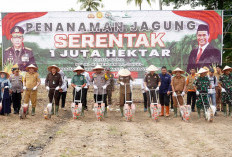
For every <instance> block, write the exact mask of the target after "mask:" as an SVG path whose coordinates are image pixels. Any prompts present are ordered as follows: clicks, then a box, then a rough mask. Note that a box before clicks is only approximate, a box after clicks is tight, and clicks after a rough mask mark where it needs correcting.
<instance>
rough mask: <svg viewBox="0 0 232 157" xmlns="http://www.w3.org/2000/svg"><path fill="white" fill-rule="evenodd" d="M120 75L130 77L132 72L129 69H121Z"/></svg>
mask: <svg viewBox="0 0 232 157" xmlns="http://www.w3.org/2000/svg"><path fill="white" fill-rule="evenodd" d="M118 75H120V76H129V75H131V72H130V71H129V70H128V69H121V70H119V71H118Z"/></svg>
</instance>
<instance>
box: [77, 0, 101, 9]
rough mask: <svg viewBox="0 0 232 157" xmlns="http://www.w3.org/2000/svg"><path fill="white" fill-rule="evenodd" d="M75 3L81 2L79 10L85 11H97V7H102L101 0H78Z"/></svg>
mask: <svg viewBox="0 0 232 157" xmlns="http://www.w3.org/2000/svg"><path fill="white" fill-rule="evenodd" d="M77 3H81V6H80V10H86V11H98V8H99V7H101V8H103V6H104V5H103V3H102V0H78V1H77Z"/></svg>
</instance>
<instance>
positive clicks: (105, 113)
mask: <svg viewBox="0 0 232 157" xmlns="http://www.w3.org/2000/svg"><path fill="white" fill-rule="evenodd" d="M104 117H105V118H107V109H105V111H104Z"/></svg>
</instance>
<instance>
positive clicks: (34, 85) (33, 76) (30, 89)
mask: <svg viewBox="0 0 232 157" xmlns="http://www.w3.org/2000/svg"><path fill="white" fill-rule="evenodd" d="M37 70H38V68H37V67H36V66H34V65H33V64H31V65H29V66H27V67H26V71H27V72H26V75H25V78H24V80H23V85H24V86H23V90H25V95H24V104H29V101H30V100H31V103H32V110H31V115H32V116H34V115H35V108H36V104H37V89H38V86H39V85H40V83H41V81H40V77H39V73H37Z"/></svg>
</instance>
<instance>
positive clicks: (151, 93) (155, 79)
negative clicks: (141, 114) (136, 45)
mask: <svg viewBox="0 0 232 157" xmlns="http://www.w3.org/2000/svg"><path fill="white" fill-rule="evenodd" d="M158 70H159V69H158V68H157V67H155V66H154V65H150V66H149V67H148V68H147V71H148V72H149V73H148V74H147V75H146V76H145V78H144V88H145V91H146V95H147V107H148V112H149V116H150V117H151V109H150V104H151V103H152V102H154V103H157V101H158V100H156V98H157V96H156V94H157V93H156V92H157V91H158V90H159V86H160V84H161V82H160V77H159V75H158V74H157V73H155V72H156V71H158ZM150 97H151V98H150ZM150 100H151V101H152V102H150Z"/></svg>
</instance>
